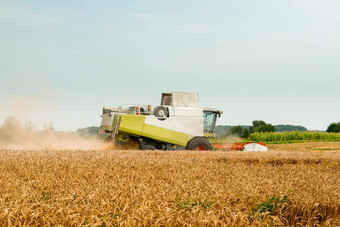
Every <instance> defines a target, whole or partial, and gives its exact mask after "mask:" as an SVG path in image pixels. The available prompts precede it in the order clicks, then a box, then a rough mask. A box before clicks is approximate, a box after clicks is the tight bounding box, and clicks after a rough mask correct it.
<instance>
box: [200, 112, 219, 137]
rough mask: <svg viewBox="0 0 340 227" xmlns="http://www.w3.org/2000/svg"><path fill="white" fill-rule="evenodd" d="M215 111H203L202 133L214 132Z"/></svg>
mask: <svg viewBox="0 0 340 227" xmlns="http://www.w3.org/2000/svg"><path fill="white" fill-rule="evenodd" d="M216 115H217V114H216V113H215V112H212V111H204V112H203V131H204V133H214V129H215V122H216Z"/></svg>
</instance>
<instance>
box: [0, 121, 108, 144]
mask: <svg viewBox="0 0 340 227" xmlns="http://www.w3.org/2000/svg"><path fill="white" fill-rule="evenodd" d="M0 149H1V150H110V149H114V146H113V143H108V142H104V141H101V140H99V139H97V137H96V136H95V135H93V136H87V137H85V138H84V137H82V136H80V135H79V134H78V133H77V132H57V131H54V130H53V129H52V128H46V129H45V130H42V131H37V130H32V129H31V128H30V126H29V125H26V126H25V127H22V126H21V125H20V123H19V122H18V121H16V120H15V118H14V117H9V118H7V120H6V121H5V122H4V124H3V125H2V126H1V128H0Z"/></svg>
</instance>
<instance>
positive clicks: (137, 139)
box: [98, 92, 223, 150]
mask: <svg viewBox="0 0 340 227" xmlns="http://www.w3.org/2000/svg"><path fill="white" fill-rule="evenodd" d="M222 113H223V112H222V111H221V110H217V109H213V108H201V107H200V104H199V96H198V93H187V92H172V93H163V94H162V98H161V105H158V106H154V105H134V106H129V107H123V106H120V107H116V108H111V107H104V108H103V114H102V122H101V126H100V129H99V131H98V134H103V133H109V134H110V136H109V139H110V140H112V141H114V142H115V144H117V145H121V146H122V147H123V148H130V147H133V148H136V146H138V147H139V148H141V149H143V150H154V149H160V150H184V149H188V150H211V149H212V146H211V144H210V143H209V141H208V140H207V138H210V137H215V133H214V131H215V125H216V120H217V118H218V117H220V115H221V114H222Z"/></svg>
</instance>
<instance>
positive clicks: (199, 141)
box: [186, 137, 212, 151]
mask: <svg viewBox="0 0 340 227" xmlns="http://www.w3.org/2000/svg"><path fill="white" fill-rule="evenodd" d="M186 149H187V150H196V151H211V150H212V146H211V144H210V143H209V141H208V140H207V139H206V138H204V137H195V138H193V139H191V140H190V141H189V142H188V144H187V147H186Z"/></svg>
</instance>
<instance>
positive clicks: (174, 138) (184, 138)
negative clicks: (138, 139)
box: [143, 124, 193, 147]
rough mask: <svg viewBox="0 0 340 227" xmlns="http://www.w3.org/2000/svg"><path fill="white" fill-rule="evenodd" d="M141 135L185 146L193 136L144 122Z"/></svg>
mask: <svg viewBox="0 0 340 227" xmlns="http://www.w3.org/2000/svg"><path fill="white" fill-rule="evenodd" d="M143 136H145V137H148V138H152V139H155V140H159V141H164V142H167V143H172V144H177V145H180V146H183V147H185V146H186V145H187V143H188V141H189V140H191V139H192V138H193V136H191V135H188V134H185V133H181V132H176V131H173V130H170V129H165V128H161V127H157V126H154V125H149V124H144V129H143Z"/></svg>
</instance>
